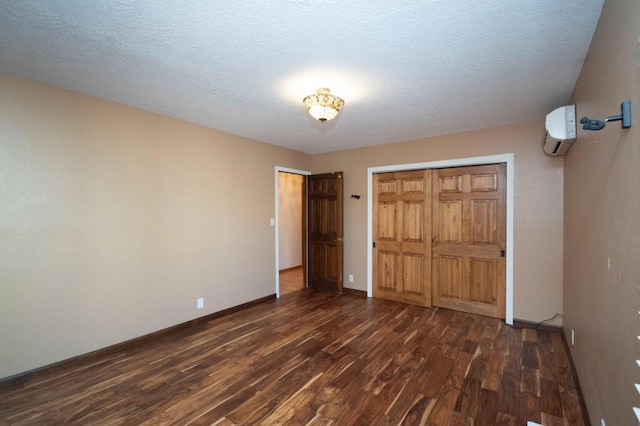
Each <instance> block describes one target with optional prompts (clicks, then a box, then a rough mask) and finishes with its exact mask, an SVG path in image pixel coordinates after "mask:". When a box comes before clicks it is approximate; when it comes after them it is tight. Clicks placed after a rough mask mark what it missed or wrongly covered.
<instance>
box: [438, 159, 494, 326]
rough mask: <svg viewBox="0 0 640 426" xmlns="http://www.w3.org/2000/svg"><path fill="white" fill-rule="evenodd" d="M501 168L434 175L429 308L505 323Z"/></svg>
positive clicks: (445, 171) (455, 170)
mask: <svg viewBox="0 0 640 426" xmlns="http://www.w3.org/2000/svg"><path fill="white" fill-rule="evenodd" d="M505 249H506V165H505V164H493V165H484V166H471V167H455V168H449V169H438V170H434V176H433V246H432V253H433V270H432V284H433V304H434V305H436V306H441V307H445V308H450V309H456V310H462V311H465V312H471V313H477V314H481V315H487V316H492V317H497V318H504V317H505V306H506V300H505V291H506V261H505V258H504V253H505Z"/></svg>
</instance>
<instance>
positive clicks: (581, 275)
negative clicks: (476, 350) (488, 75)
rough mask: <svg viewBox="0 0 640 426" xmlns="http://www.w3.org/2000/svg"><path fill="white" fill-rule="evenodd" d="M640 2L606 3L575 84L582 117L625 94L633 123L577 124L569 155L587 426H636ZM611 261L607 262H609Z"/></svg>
mask: <svg viewBox="0 0 640 426" xmlns="http://www.w3.org/2000/svg"><path fill="white" fill-rule="evenodd" d="M639 37H640V2H639V1H638V0H615V1H613V0H607V1H606V2H605V5H604V9H603V11H602V15H601V17H600V21H599V23H598V27H597V30H596V33H595V35H594V38H593V41H592V43H591V47H590V49H589V53H588V55H587V58H586V60H585V63H584V66H583V68H582V72H581V73H580V77H579V79H578V83H577V84H576V88H575V92H574V95H573V102H574V103H575V104H576V109H577V113H578V118H580V117H582V116H585V115H586V116H589V117H591V118H596V119H600V120H602V119H604V118H605V117H606V116H608V115H616V114H619V112H620V102H621V101H622V100H623V99H631V101H632V109H633V114H632V117H633V121H634V123H633V127H631V128H630V129H627V130H623V129H621V128H620V123H609V124H607V126H606V127H605V128H604V129H603V130H601V131H599V132H586V131H583V130H582V129H579V130H578V139H577V140H576V142H575V143H574V144H573V147H572V148H571V150H570V151H569V152H568V154H567V155H566V157H565V179H566V180H565V197H564V200H565V220H564V227H565V265H564V271H565V272H564V311H565V315H566V316H565V332H566V333H567V335H569V334H570V331H571V329H574V330H575V346H573V347H571V352H572V355H573V359H574V361H575V364H576V367H577V370H578V376H579V378H580V382H581V384H582V389H583V391H584V395H585V399H586V403H587V407H588V410H589V414H590V416H591V421H592V423H593V424H600V419H604V420H605V421H606V424H607V425H631V424H637V421H636V420H635V417H634V415H633V411H632V409H631V407H632V406H640V397H639V396H638V394H637V392H636V391H635V388H634V383H637V382H638V381H639V379H640V369H639V368H638V366H637V365H636V362H635V360H636V359H638V358H640V356H639V354H640V344H639V343H638V339H637V338H636V336H637V335H638V334H640V327H639V324H640V322H639V320H640V318H639V316H638V311H639V310H640V291H638V286H639V285H640V72H639V67H640V39H639ZM609 259H610V262H611V266H610V268H609V262H608V261H609Z"/></svg>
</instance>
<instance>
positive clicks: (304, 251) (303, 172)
mask: <svg viewBox="0 0 640 426" xmlns="http://www.w3.org/2000/svg"><path fill="white" fill-rule="evenodd" d="M280 172H284V173H293V174H295V175H302V176H305V180H304V182H305V184H306V181H307V180H306V176H309V175H311V172H308V171H306V170H297V169H291V168H289V167H281V166H276V167H275V189H276V191H275V206H276V209H275V218H274V224H273V226H274V227H275V230H274V231H275V240H276V264H275V267H276V277H275V282H276V298H280V226H279V225H278V223H279V219H280V216H279V213H278V204H279V203H278V193H279V191H280V188H279V186H280V182H279V180H278V173H280ZM306 197H307V195H306V192H305V198H306ZM303 223H304V221H303ZM306 231H307V229H306V225H305V229H304V232H306ZM308 244H309V243H308V242H307V245H308ZM302 256H303V258H304V259H306V258H307V247H302ZM303 264H306V261H305V260H303ZM305 273H306V270H305ZM305 278H306V277H305ZM305 285H306V279H305Z"/></svg>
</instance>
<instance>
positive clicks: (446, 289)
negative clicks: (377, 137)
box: [368, 154, 513, 323]
mask: <svg viewBox="0 0 640 426" xmlns="http://www.w3.org/2000/svg"><path fill="white" fill-rule="evenodd" d="M483 160H484V161H483ZM491 160H494V161H495V160H503V161H496V162H495V163H493V161H491ZM505 160H506V161H505ZM485 161H486V162H485ZM512 161H513V156H512V155H510V154H507V155H501V156H488V157H480V158H476V159H466V160H465V159H463V160H457V161H456V160H451V161H450V162H433V163H422V164H421V165H424V166H425V167H424V168H420V169H418V170H415V169H414V170H411V169H413V167H406V168H404V170H403V169H402V168H401V167H402V166H392V170H384V168H371V169H369V177H370V181H369V182H370V185H369V191H370V192H369V194H370V198H369V199H370V200H371V201H370V204H369V207H370V208H369V226H370V234H369V238H370V244H369V251H368V260H369V262H370V263H369V265H370V267H369V276H368V284H369V287H368V290H369V291H368V294H369V296H373V297H380V298H385V299H391V300H397V301H402V302H405V303H412V304H418V305H421V306H440V307H445V308H449V309H455V310H461V311H465V312H472V313H477V314H481V315H486V316H492V317H497V318H503V319H505V320H506V321H507V323H510V322H511V321H512V315H513V313H512V274H513V270H512V267H513V266H512V265H513V263H512V260H511V259H510V257H511V254H512V220H513V216H512V213H513V211H512V197H513V190H512V188H511V186H512V185H510V184H509V182H510V180H511V181H512V172H513V169H512V167H513V164H512ZM451 163H453V164H451ZM483 163H484V164H483ZM468 164H472V165H471V166H470V165H468ZM445 165H446V166H449V165H453V166H455V167H441V166H445ZM409 166H417V165H409ZM393 168H396V169H395V170H393ZM376 169H382V170H376ZM407 169H409V171H407Z"/></svg>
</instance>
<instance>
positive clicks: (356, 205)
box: [311, 100, 563, 324]
mask: <svg viewBox="0 0 640 426" xmlns="http://www.w3.org/2000/svg"><path fill="white" fill-rule="evenodd" d="M524 101H526V100H523V102H524ZM543 133H544V124H543V122H542V121H539V122H533V123H527V124H521V125H515V126H509V127H501V128H493V129H487V130H481V131H475V132H468V133H460V134H455V135H448V136H442V137H433V138H427V139H421V140H416V141H409V142H401V143H395V144H387V145H380V146H375V147H369V148H361V149H354V150H348V151H340V152H333V153H328V154H319V155H314V156H313V157H312V159H311V167H312V169H311V170H312V171H313V172H314V173H320V172H328V171H344V173H345V175H344V241H345V242H344V253H345V254H344V274H345V275H344V276H345V277H346V276H347V275H348V274H354V278H355V280H354V283H353V284H350V283H347V282H346V283H345V287H352V288H356V289H359V290H366V288H367V283H366V274H367V258H366V255H367V250H366V248H367V220H366V218H367V168H368V167H373V166H386V165H394V164H408V163H418V162H428V161H436V160H447V159H457V158H465V157H477V156H484V155H493V154H505V153H514V157H515V160H514V169H515V188H514V192H515V194H514V315H513V316H514V318H516V319H524V320H529V321H542V320H544V319H547V318H550V317H552V316H553V315H554V314H556V313H561V312H562V191H563V189H562V188H563V165H562V158H554V157H550V156H547V155H546V154H544V152H543V151H542V148H541V146H540V144H541V138H542V136H543ZM351 194H359V195H361V196H362V197H361V198H360V199H359V200H356V199H353V198H351ZM555 324H560V322H559V321H556V322H555Z"/></svg>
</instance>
